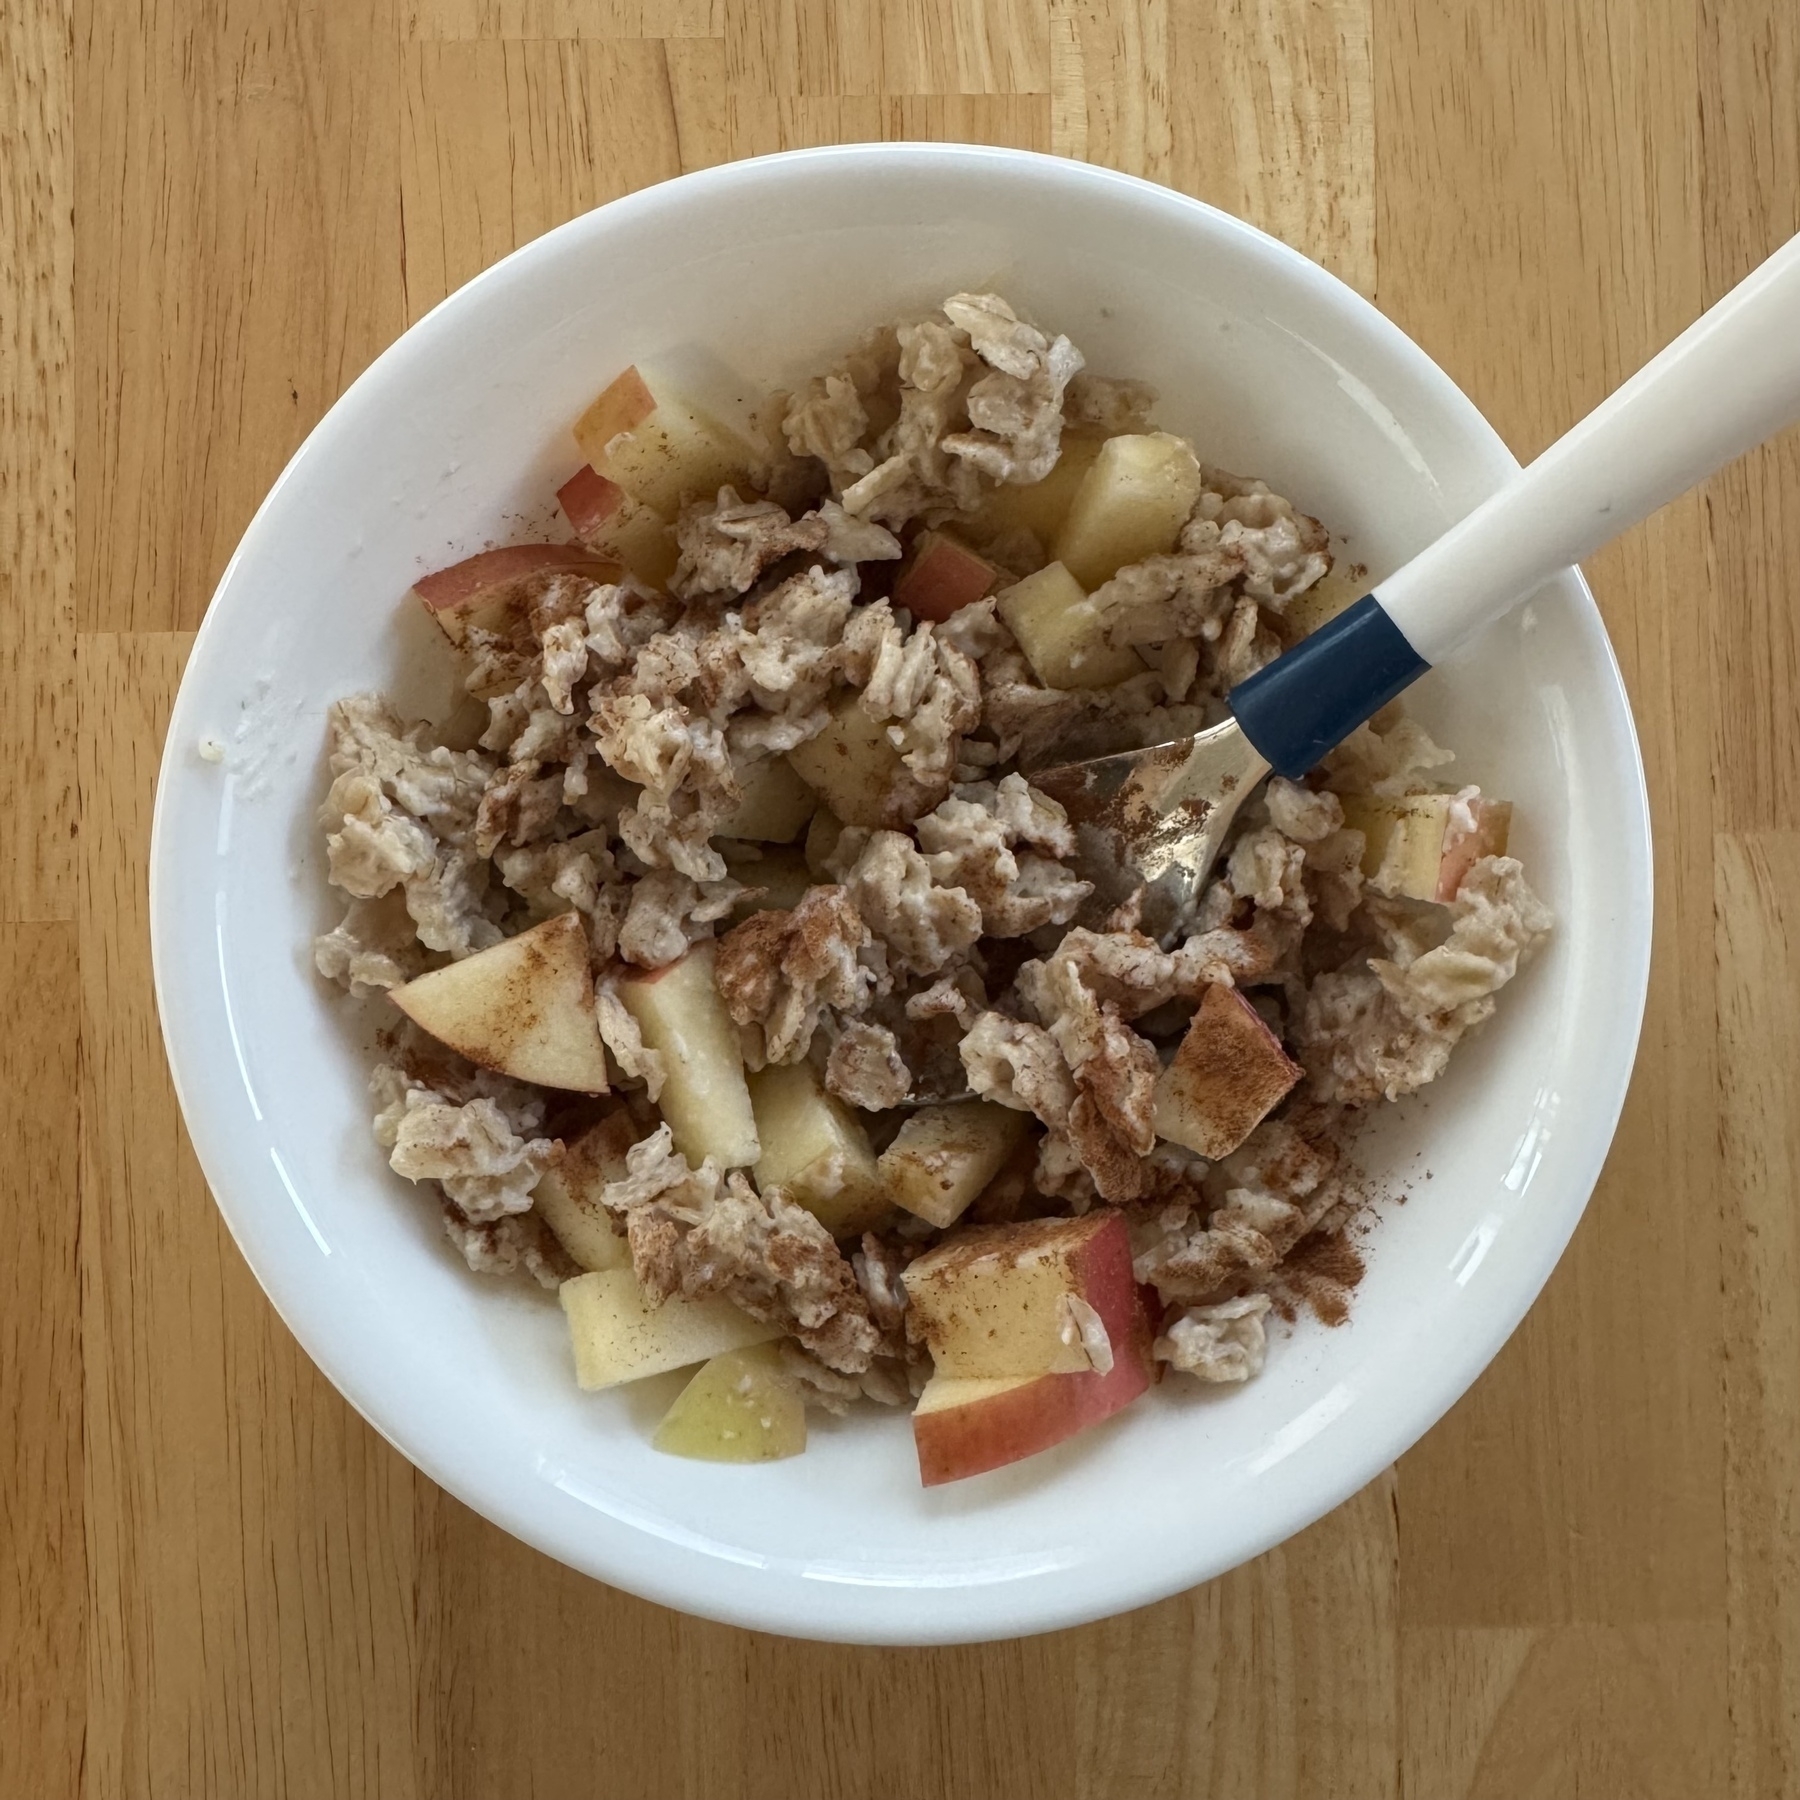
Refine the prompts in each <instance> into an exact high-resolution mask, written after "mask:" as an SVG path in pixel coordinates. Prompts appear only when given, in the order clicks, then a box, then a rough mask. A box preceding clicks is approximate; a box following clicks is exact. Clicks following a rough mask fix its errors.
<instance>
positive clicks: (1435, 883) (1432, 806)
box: [1342, 791, 1512, 904]
mask: <svg viewBox="0 0 1800 1800" xmlns="http://www.w3.org/2000/svg"><path fill="white" fill-rule="evenodd" d="M1342 799H1343V806H1344V823H1345V824H1346V825H1348V826H1350V827H1351V828H1352V829H1353V830H1356V831H1360V832H1361V833H1362V834H1363V840H1364V843H1363V861H1362V868H1363V874H1364V876H1365V877H1366V878H1367V879H1368V882H1369V884H1370V886H1371V887H1373V888H1374V889H1375V890H1376V892H1377V893H1381V894H1387V895H1390V896H1395V897H1400V898H1405V899H1408V900H1434V901H1437V902H1439V903H1440V904H1447V903H1448V902H1449V901H1452V900H1454V899H1455V898H1456V894H1457V890H1458V889H1459V888H1460V887H1461V886H1462V884H1463V877H1464V876H1466V875H1467V874H1468V872H1469V871H1470V870H1471V869H1472V868H1473V867H1474V866H1475V864H1476V863H1477V862H1479V861H1480V860H1481V858H1482V857H1484V856H1504V855H1505V854H1506V844H1507V839H1508V837H1509V835H1510V834H1511V830H1512V802H1511V801H1510V800H1488V799H1484V798H1483V797H1482V796H1481V795H1480V794H1478V793H1475V792H1473V791H1468V792H1465V793H1462V794H1408V795H1406V796H1405V797H1404V798H1401V799H1387V798H1384V797H1383V796H1381V795H1377V794H1345V795H1343V796H1342Z"/></svg>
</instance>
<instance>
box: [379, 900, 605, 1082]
mask: <svg viewBox="0 0 1800 1800" xmlns="http://www.w3.org/2000/svg"><path fill="white" fill-rule="evenodd" d="M388 998H389V999H390V1000H392V1001H393V1003H394V1004H395V1005H396V1006H397V1007H399V1009H400V1010H401V1011H402V1012H403V1013H405V1014H406V1016H407V1017H408V1018H409V1019H411V1020H412V1022H413V1023H414V1024H415V1025H417V1026H418V1027H419V1028H420V1030H422V1031H428V1032H429V1033H430V1034H431V1035H432V1036H433V1037H434V1038H436V1039H437V1040H438V1042H439V1043H442V1044H448V1045H449V1046H450V1048H451V1049H452V1050H454V1051H456V1052H457V1053H458V1054H459V1055H462V1056H466V1057H467V1058H468V1059H469V1061H470V1062H472V1063H479V1064H480V1065H481V1066H482V1067H483V1068H484V1069H496V1070H498V1071H499V1072H500V1073H501V1074H502V1075H510V1076H511V1077H512V1078H513V1079H514V1080H515V1081H531V1082H535V1083H536V1084H537V1085H538V1086H539V1087H549V1088H564V1089H567V1090H569V1091H571V1092H574V1093H580V1094H604V1093H605V1092H606V1091H607V1079H606V1052H605V1050H604V1048H603V1047H602V1045H601V1042H600V1027H599V1023H598V1020H597V1018H596V1016H595V1011H594V977H593V974H592V971H591V969H590V967H589V962H588V936H587V927H586V926H585V925H584V924H583V923H582V920H581V915H580V914H579V913H572V912H567V913H558V914H557V915H556V917H555V918H553V919H546V920H545V921H544V922H543V923H542V924H541V925H534V926H532V928H531V929H530V930H529V931H522V932H520V933H519V935H518V936H517V937H510V938H504V939H502V940H501V941H500V942H499V943H497V944H494V945H491V946H490V947H489V948H488V949H486V950H477V951H476V952H475V954H474V955H473V956H465V957H464V958H463V959H462V960H461V961H460V962H453V963H448V964H446V965H445V966H444V967H443V968H441V969H433V970H432V971H431V972H430V973H429V974H425V975H421V976H419V977H418V978H417V979H416V980H413V981H409V982H406V983H404V984H403V985H402V986H400V987H397V988H394V989H392V990H390V992H389V994H388Z"/></svg>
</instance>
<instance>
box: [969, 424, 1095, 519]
mask: <svg viewBox="0 0 1800 1800" xmlns="http://www.w3.org/2000/svg"><path fill="white" fill-rule="evenodd" d="M1105 441H1106V440H1105V439H1104V438H1098V437H1089V436H1087V435H1085V434H1083V433H1077V432H1072V431H1070V430H1069V429H1068V428H1067V427H1065V428H1064V430H1063V439H1062V451H1061V454H1060V455H1059V456H1058V457H1057V459H1056V464H1055V466H1054V467H1053V468H1052V469H1051V471H1050V473H1049V474H1048V475H1046V476H1045V477H1044V479H1043V480H1042V481H1030V482H1026V483H1024V484H1022V485H1018V486H1015V485H1014V484H1012V483H1011V482H1007V483H1003V484H1002V485H1001V486H1000V487H997V488H995V489H994V491H993V492H992V493H991V494H989V495H988V496H987V497H986V499H984V500H983V501H982V503H981V508H980V510H979V511H978V512H977V513H976V515H975V527H976V529H977V531H978V532H983V533H990V534H997V533H999V532H1002V531H1029V532H1030V533H1031V534H1032V535H1033V536H1034V537H1035V538H1037V540H1038V541H1039V542H1040V543H1043V544H1048V543H1049V542H1050V541H1051V540H1052V539H1053V538H1054V537H1055V536H1056V534H1057V532H1058V531H1060V530H1061V529H1062V522H1063V520H1064V519H1065V518H1067V517H1068V514H1069V508H1070V507H1071V506H1072V505H1073V504H1074V501H1075V492H1076V490H1077V489H1078V488H1079V487H1080V486H1081V481H1082V477H1083V476H1084V475H1086V474H1087V472H1088V470H1089V469H1091V468H1092V467H1093V466H1094V458H1095V457H1097V456H1098V455H1099V454H1100V446H1101V444H1103V443H1104V442H1105Z"/></svg>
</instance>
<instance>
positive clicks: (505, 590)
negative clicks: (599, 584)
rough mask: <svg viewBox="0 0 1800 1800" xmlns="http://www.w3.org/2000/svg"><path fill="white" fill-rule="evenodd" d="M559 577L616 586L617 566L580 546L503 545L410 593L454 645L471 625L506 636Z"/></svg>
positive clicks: (421, 582)
mask: <svg viewBox="0 0 1800 1800" xmlns="http://www.w3.org/2000/svg"><path fill="white" fill-rule="evenodd" d="M565 572H567V573H572V574H581V575H591V576H592V577H593V578H594V579H595V580H596V581H616V580H617V579H618V577H619V565H618V564H617V563H615V562H609V561H607V560H606V559H605V558H604V557H600V556H596V555H595V554H594V552H593V551H591V550H588V549H584V548H583V547H582V546H581V545H580V544H507V545H505V546H504V547H503V548H501V549H499V550H483V551H482V552H481V553H480V554H479V555H477V556H469V557H465V558H464V559H463V560H462V561H461V562H459V563H452V564H451V565H450V567H449V568H447V569H435V570H433V571H432V573H431V574H429V575H421V576H420V577H419V579H418V580H417V581H415V582H414V583H413V592H414V593H415V594H417V595H418V597H419V600H420V602H421V604H422V605H423V606H424V608H425V610H426V611H427V612H428V613H430V614H431V617H432V620H433V622H434V623H435V624H436V625H437V627H438V629H439V630H440V631H441V632H443V634H444V636H445V637H447V638H448V639H449V640H450V641H451V643H453V644H460V643H461V642H462V641H463V639H464V638H465V637H466V636H467V635H468V630H469V627H470V626H471V625H479V626H481V627H482V628H483V629H484V630H487V631H504V630H506V629H507V628H508V627H509V626H510V625H511V624H513V623H514V622H516V621H517V620H518V619H520V618H521V617H522V616H523V614H524V611H525V609H526V608H527V607H528V606H529V605H530V604H531V601H532V600H533V599H534V598H535V597H536V594H537V590H538V587H539V585H540V584H541V582H542V580H543V578H544V577H546V576H550V575H556V574H562V573H565Z"/></svg>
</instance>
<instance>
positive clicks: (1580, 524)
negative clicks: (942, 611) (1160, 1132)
mask: <svg viewBox="0 0 1800 1800" xmlns="http://www.w3.org/2000/svg"><path fill="white" fill-rule="evenodd" d="M1796 419H1800V236H1797V237H1794V238H1791V239H1789V241H1788V242H1787V243H1786V244H1784V245H1783V246H1782V248H1781V249H1779V250H1777V251H1776V252H1775V254H1774V255H1773V256H1771V257H1770V258H1769V259H1768V261H1767V262H1765V263H1763V264H1762V265H1761V267H1760V268H1757V269H1756V270H1754V271H1753V272H1752V273H1751V274H1750V275H1748V276H1746V277H1745V279H1744V280H1743V281H1741V282H1740V283H1739V284H1738V285H1737V286H1736V287H1735V288H1733V289H1732V290H1731V292H1730V293H1729V294H1727V295H1726V296H1725V298H1724V299H1723V300H1721V301H1720V302H1719V303H1718V304H1717V305H1716V306H1714V307H1712V308H1711V309H1710V310H1709V311H1707V312H1705V313H1703V314H1702V315H1701V316H1700V317H1699V318H1698V319H1697V320H1695V322H1694V323H1693V324H1692V325H1690V326H1689V327H1688V328H1687V330H1686V331H1684V332H1683V333H1682V334H1681V336H1680V337H1678V338H1677V339H1676V340H1675V341H1674V342H1673V343H1672V344H1670V345H1669V346H1668V348H1667V349H1665V350H1663V351H1662V352H1661V353H1660V354H1659V355H1658V356H1656V357H1654V358H1652V359H1651V361H1649V362H1648V363H1646V364H1645V365H1644V367H1643V368H1641V369H1640V370H1639V371H1638V372H1637V374H1635V375H1634V376H1632V378H1631V379H1630V380H1629V381H1627V382H1626V383H1625V385H1624V386H1623V387H1621V388H1619V389H1618V390H1617V391H1616V392H1615V393H1613V394H1612V395H1610V396H1609V397H1608V398H1607V399H1606V400H1604V401H1602V402H1601V404H1600V405H1599V406H1597V407H1596V408H1595V409H1594V410H1593V411H1592V412H1591V413H1589V414H1588V416H1587V417H1586V418H1585V419H1583V420H1582V421H1581V423H1580V424H1578V425H1577V426H1575V427H1574V429H1573V430H1571V431H1570V432H1568V433H1567V434H1566V435H1565V436H1563V437H1561V438H1559V439H1558V440H1557V441H1556V442H1555V443H1554V444H1552V445H1551V446H1550V448H1549V449H1548V450H1546V451H1544V453H1543V454H1542V455H1541V456H1539V457H1538V459H1537V460H1536V461H1535V462H1533V463H1532V464H1531V465H1530V467H1529V468H1526V469H1522V470H1520V472H1519V473H1518V474H1517V475H1515V476H1513V477H1512V479H1511V480H1510V481H1508V482H1507V483H1506V485H1505V486H1504V487H1502V488H1501V489H1500V490H1499V492H1498V493H1495V494H1493V495H1491V496H1490V497H1489V498H1488V499H1486V500H1484V501H1483V502H1482V503H1481V504H1480V505H1479V506H1477V507H1476V508H1475V510H1474V511H1473V512H1471V513H1470V514H1469V515H1468V516H1467V517H1466V518H1464V519H1463V520H1462V521H1461V522H1460V523H1458V524H1456V525H1453V526H1451V528H1450V529H1449V530H1448V531H1447V532H1445V533H1444V535H1443V536H1442V537H1441V538H1439V539H1438V540H1437V542H1436V543H1434V544H1432V545H1431V546H1430V547H1429V548H1428V549H1426V550H1423V551H1421V552H1420V553H1419V554H1418V555H1417V556H1415V557H1414V558H1413V559H1412V561H1411V562H1409V563H1407V564H1406V565H1405V566H1404V567H1403V568H1401V569H1400V570H1399V571H1398V572H1397V573H1395V574H1393V575H1390V576H1389V577H1388V578H1387V580H1385V581H1383V582H1381V583H1380V584H1379V585H1378V586H1377V587H1376V589H1375V591H1374V592H1373V593H1370V594H1365V595H1364V596H1363V597H1362V598H1361V599H1360V600H1358V601H1357V602H1356V603H1355V604H1354V605H1353V606H1351V607H1349V608H1347V609H1346V610H1345V611H1344V612H1341V613H1339V614H1338V615H1337V616H1336V617H1335V618H1333V619H1332V620H1330V621H1329V622H1328V623H1327V624H1325V625H1322V626H1320V627H1319V629H1318V630H1317V631H1315V632H1313V633H1312V634H1311V635H1310V636H1308V637H1306V638H1303V639H1302V640H1301V641H1300V642H1299V643H1298V644H1296V645H1295V646H1294V647H1293V648H1292V649H1291V650H1289V651H1288V652H1287V653H1286V654H1285V655H1283V656H1281V657H1279V658H1277V659H1276V660H1275V661H1274V662H1272V663H1270V664H1268V665H1267V666H1266V667H1265V668H1262V669H1260V670H1258V671H1257V673H1256V674H1254V675H1252V676H1250V677H1249V678H1248V679H1247V680H1245V681H1241V682H1239V683H1238V685H1237V686H1236V687H1234V688H1233V689H1232V690H1231V691H1230V693H1228V694H1227V695H1226V696H1225V703H1226V705H1227V706H1228V707H1229V708H1230V710H1231V715H1232V716H1231V717H1230V718H1229V719H1227V720H1226V721H1225V722H1224V723H1223V724H1220V725H1215V726H1213V727H1212V728H1211V729H1209V730H1207V731H1202V732H1200V733H1198V734H1197V735H1195V736H1193V737H1186V738H1178V739H1176V740H1175V741H1174V742H1172V743H1167V744H1157V745H1153V746H1151V747H1150V748H1148V749H1142V750H1130V751H1125V752H1122V753H1120V754H1117V755H1113V756H1100V757H1094V758H1092V759H1091V760H1088V761H1085V762H1075V763H1065V764H1062V765H1061V766H1059V767H1056V768H1052V769H1043V770H1038V771H1035V772H1033V774H1032V775H1031V784H1032V786H1033V787H1036V788H1038V789H1039V790H1041V791H1042V792H1043V793H1046V794H1048V795H1049V796H1050V797H1051V798H1052V799H1055V800H1058V801H1060V802H1061V803H1062V805H1063V806H1064V807H1065V808H1066V809H1067V810H1068V814H1069V819H1070V822H1071V824H1073V825H1074V827H1075V835H1076V851H1075V855H1074V857H1073V858H1071V859H1069V863H1070V866H1071V867H1072V868H1073V869H1074V871H1075V873H1076V874H1077V875H1078V876H1080V877H1081V878H1082V879H1083V880H1086V881H1091V882H1092V883H1093V884H1094V891H1093V893H1092V895H1091V896H1090V897H1089V899H1088V901H1087V902H1086V904H1085V905H1084V907H1083V909H1082V912H1081V914H1080V917H1079V922H1080V923H1082V924H1090V925H1097V924H1099V923H1100V922H1101V921H1102V920H1103V919H1104V918H1105V917H1106V915H1107V914H1108V913H1109V912H1111V911H1112V909H1113V908H1114V907H1116V906H1118V905H1120V904H1122V903H1129V902H1130V901H1131V899H1132V897H1133V895H1140V896H1141V898H1140V901H1139V906H1140V912H1139V922H1140V929H1142V930H1144V931H1145V932H1147V933H1148V934H1150V935H1151V936H1154V937H1158V938H1160V939H1162V940H1164V941H1165V942H1167V941H1169V940H1170V939H1172V938H1173V937H1175V936H1176V935H1178V934H1179V933H1180V932H1181V930H1182V929H1183V927H1184V925H1185V923H1186V922H1187V920H1188V919H1189V918H1190V917H1191V916H1192V913H1193V910H1194V907H1195V904H1196V902H1197V901H1198V899H1199V897H1200V894H1201V892H1202V890H1203V889H1204V887H1205V885H1206V881H1207V877H1208V876H1209V874H1210V873H1211V871H1212V866H1213V863H1214V862H1215V860H1216V859H1217V857H1218V854H1219V849H1220V846H1221V845H1222V844H1223V843H1224V840H1225V836H1226V833H1227V832H1228V831H1229V829H1230V827H1231V822H1232V819H1233V818H1234V817H1235V816H1236V814H1237V811H1238V809H1239V807H1241V806H1242V805H1243V803H1244V802H1245V801H1246V800H1247V799H1248V798H1249V797H1250V795H1251V794H1252V793H1253V792H1254V791H1255V789H1256V787H1257V785H1258V784H1259V783H1260V782H1261V781H1262V780H1263V778H1264V777H1265V776H1267V775H1268V774H1269V773H1270V772H1271V771H1273V772H1275V773H1276V774H1279V775H1285V776H1287V777H1288V778H1289V779H1291V780H1298V779H1299V778H1300V777H1301V776H1302V775H1304V774H1305V773H1306V772H1307V771H1308V770H1309V769H1311V768H1312V767H1313V766H1314V765H1315V764H1316V763H1317V762H1318V761H1319V759H1320V758H1321V757H1322V756H1323V755H1324V754H1325V752H1326V751H1328V750H1330V749H1331V748H1332V747H1333V746H1334V745H1335V744H1338V743H1340V742H1342V740H1343V739H1344V738H1346V737H1348V736H1349V734H1350V733H1351V732H1352V731H1354V730H1355V729H1356V727H1357V726H1358V725H1360V724H1362V723H1363V721H1364V720H1365V719H1368V718H1370V717H1372V716H1373V715H1374V714H1375V713H1377V712H1379V711H1380V710H1381V708H1382V707H1384V706H1385V705H1386V704H1387V703H1388V702H1389V701H1390V700H1392V699H1393V698H1394V697H1395V696H1396V695H1397V694H1399V693H1401V692H1402V691H1403V690H1404V689H1406V688H1407V687H1409V686H1411V684H1412V683H1413V682H1415V681H1417V680H1418V678H1419V677H1420V676H1421V675H1423V674H1424V673H1425V672H1426V671H1427V670H1428V669H1429V668H1430V667H1431V666H1432V664H1433V663H1435V662H1437V661H1439V660H1440V659H1441V658H1442V657H1444V656H1445V655H1447V654H1448V653H1449V652H1450V651H1452V650H1455V649H1456V648H1458V647H1459V646H1460V645H1461V644H1463V643H1464V642H1465V641H1466V640H1467V639H1469V638H1470V637H1472V636H1473V635H1474V634H1475V633H1476V632H1477V631H1479V630H1480V629H1481V627H1482V626H1484V625H1488V624H1491V623H1492V622H1493V621H1494V620H1496V619H1498V618H1500V617H1501V616H1502V615H1503V614H1505V613H1507V612H1509V611H1510V610H1511V609H1512V608H1513V607H1514V606H1516V605H1517V604H1518V603H1519V602H1520V601H1522V600H1525V599H1527V598H1528V597H1529V596H1530V595H1531V594H1533V593H1534V592H1536V590H1537V589H1538V588H1539V587H1540V586H1541V585H1542V584H1543V583H1544V582H1545V581H1546V580H1547V579H1548V578H1549V577H1550V576H1552V575H1553V574H1555V573H1556V572H1557V571H1558V570H1559V569H1564V568H1567V567H1568V566H1569V565H1570V564H1572V563H1577V562H1580V561H1582V560H1583V559H1584V558H1586V557H1588V556H1591V555H1592V554H1593V553H1594V552H1595V551H1596V550H1598V549H1600V548H1601V547H1602V546H1603V545H1605V544H1608V543H1610V542H1611V541H1612V540H1613V539H1614V538H1615V537H1618V536H1619V535H1620V534H1621V533H1622V532H1625V531H1627V530H1629V529H1630V527H1632V526H1633V525H1635V524H1637V523H1638V521H1639V520H1640V519H1644V518H1646V517H1648V516H1649V515H1650V514H1651V513H1653V512H1655V511H1656V510H1657V509H1658V508H1659V507H1661V506H1665V505H1666V504H1667V503H1668V502H1669V501H1671V500H1673V499H1674V498H1675V497H1676V496H1677V495H1678V494H1682V493H1685V492H1686V491H1687V489H1689V488H1691V487H1693V486H1695V485H1696V484H1697V483H1699V482H1701V481H1703V480H1704V479H1705V478H1706V477H1707V476H1708V475H1710V474H1712V473H1713V471H1714V470H1715V469H1718V468H1720V467H1722V466H1723V465H1724V464H1725V463H1728V462H1730V461H1731V460H1732V459H1733V458H1734V457H1737V456H1741V455H1742V454H1743V453H1744V452H1745V451H1746V450H1750V449H1753V448H1755V446H1756V445H1758V444H1760V443H1761V442H1762V441H1763V440H1764V439H1765V438H1768V437H1772V436H1773V435H1774V434H1775V433H1776V432H1778V431H1779V430H1781V428H1782V427H1783V426H1785V425H1789V424H1792V423H1793V422H1794V421H1795V420H1796Z"/></svg>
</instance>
